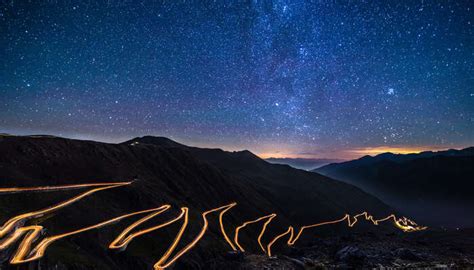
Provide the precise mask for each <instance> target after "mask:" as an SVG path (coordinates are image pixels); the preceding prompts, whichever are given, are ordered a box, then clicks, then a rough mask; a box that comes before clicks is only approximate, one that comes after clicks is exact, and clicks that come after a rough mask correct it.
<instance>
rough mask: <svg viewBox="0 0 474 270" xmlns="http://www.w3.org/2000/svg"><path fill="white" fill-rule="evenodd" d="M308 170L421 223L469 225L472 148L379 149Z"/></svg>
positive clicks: (472, 215)
mask: <svg viewBox="0 0 474 270" xmlns="http://www.w3.org/2000/svg"><path fill="white" fill-rule="evenodd" d="M314 171H315V172H317V173H320V174H323V175H326V176H328V177H331V178H334V179H338V180H341V181H343V182H346V183H350V184H353V185H355V186H358V187H360V188H362V189H364V190H365V191H367V192H369V193H371V194H373V195H375V196H377V197H378V198H380V199H382V200H383V201H385V202H386V203H388V204H389V205H391V206H393V207H395V208H397V209H398V210H400V211H402V212H404V213H407V214H410V215H412V216H416V217H418V218H419V219H420V220H421V221H423V222H425V223H426V224H432V225H441V226H448V227H459V226H461V227H472V226H474V195H473V190H474V147H469V148H466V149H462V150H453V149H451V150H447V151H439V152H431V151H429V152H422V153H419V154H408V155H400V154H392V153H384V154H380V155H377V156H374V157H372V156H364V157H362V158H360V159H357V160H352V161H348V162H342V163H336V164H329V165H326V166H323V167H321V168H318V169H316V170H314Z"/></svg>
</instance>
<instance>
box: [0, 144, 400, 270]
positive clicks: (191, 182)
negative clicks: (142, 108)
mask: <svg viewBox="0 0 474 270" xmlns="http://www.w3.org/2000/svg"><path fill="white" fill-rule="evenodd" d="M0 153H1V155H0V181H1V182H0V185H1V187H2V188H8V187H38V186H49V187H52V186H57V185H77V184H84V183H87V184H96V185H97V184H101V183H103V182H125V181H132V180H133V183H131V184H130V185H127V186H122V187H118V188H112V189H109V190H104V191H100V192H97V193H96V194H94V195H91V196H88V197H87V198H84V199H81V200H80V201H78V202H76V203H74V204H73V205H70V206H67V207H64V209H61V210H58V212H54V213H51V214H47V215H38V217H35V218H32V219H31V220H30V221H28V224H30V223H31V224H41V225H42V226H45V227H47V232H46V235H48V234H55V233H56V234H58V233H64V232H69V231H71V230H73V229H76V230H77V229H78V228H82V227H86V226H91V225H93V224H97V223H99V222H103V221H104V220H110V219H111V218H113V217H116V216H120V215H123V214H126V213H130V212H134V211H140V210H144V209H150V208H155V207H159V206H162V205H163V204H170V206H171V209H172V210H170V211H171V212H170V214H169V216H171V217H173V216H176V215H177V214H178V213H179V207H183V206H186V207H188V208H189V215H190V216H189V225H188V228H187V229H186V233H185V236H184V238H185V241H191V240H192V239H193V237H194V236H195V235H197V232H198V230H200V228H201V226H202V218H201V216H200V214H201V213H202V212H203V211H206V210H209V209H213V208H216V207H219V206H223V205H226V204H229V203H231V202H237V203H238V205H237V206H236V207H234V208H233V209H231V211H228V213H226V215H225V218H224V223H225V224H226V225H227V226H228V227H229V228H228V229H227V230H228V231H233V229H235V228H236V226H237V225H240V224H242V222H244V221H248V220H252V219H255V218H257V217H261V216H264V215H268V214H270V213H275V214H277V217H276V218H275V219H274V221H273V222H272V223H271V224H270V225H269V226H268V229H267V232H266V234H265V236H264V237H263V239H262V240H263V241H264V242H268V241H269V240H270V239H272V238H269V237H271V235H273V236H275V235H276V234H277V233H281V232H282V231H284V230H285V228H287V226H288V225H293V226H296V227H299V226H301V225H306V224H313V223H316V222H321V221H327V220H334V219H337V218H340V217H341V216H343V215H344V214H345V213H351V214H355V213H359V212H362V211H365V210H367V211H370V213H371V214H373V215H374V216H376V217H382V216H385V215H387V214H389V213H391V212H392V209H391V208H390V207H388V206H387V205H385V204H384V203H382V202H381V201H380V200H378V199H376V198H375V197H373V196H371V195H369V194H367V193H365V192H363V191H362V190H360V189H359V188H356V187H354V186H352V185H349V184H345V183H342V182H339V181H334V180H332V179H330V178H328V177H325V176H322V175H319V174H316V173H311V172H306V171H302V170H297V169H293V168H291V167H290V166H287V165H277V164H270V163H268V162H266V161H264V160H262V159H260V158H258V157H257V156H255V155H254V154H252V153H251V152H249V151H238V152H226V151H223V150H220V149H203V148H196V147H188V146H185V145H182V144H179V143H177V142H174V141H172V140H169V139H167V138H162V137H151V136H146V137H141V138H135V139H133V140H130V141H127V142H124V143H119V144H111V143H101V142H95V141H81V140H72V139H65V138H58V137H53V136H22V137H20V136H0ZM79 190H80V188H77V189H73V190H67V191H63V192H59V191H48V192H32V193H29V194H27V195H23V193H18V192H11V194H10V193H8V194H0V210H1V215H0V220H1V221H2V222H5V221H6V220H7V219H8V218H9V217H12V216H15V215H18V214H19V213H24V212H25V211H32V210H39V209H42V208H45V207H49V206H51V205H54V204H57V203H58V202H60V201H63V200H66V199H68V198H71V196H78V194H80V191H79ZM61 207H62V206H61ZM155 219H157V220H155ZM136 220H137V218H132V219H127V220H126V221H120V222H116V224H115V223H114V224H113V225H111V226H106V227H105V228H104V229H100V230H93V231H91V232H86V233H84V235H78V236H74V237H72V236H71V237H70V238H65V239H62V240H60V241H58V242H57V243H54V244H52V245H51V247H49V248H48V250H47V251H46V255H45V258H43V259H41V260H40V261H39V262H38V261H37V262H32V263H30V269H39V268H41V269H49V268H58V269H91V268H94V269H137V268H143V269H150V268H151V267H152V266H153V264H154V263H155V262H156V260H157V258H160V257H161V256H162V255H163V253H164V251H165V250H166V247H168V246H169V244H170V243H171V241H172V239H174V237H175V235H176V232H177V230H178V229H179V227H177V226H175V225H174V224H173V226H171V225H170V226H171V227H170V228H167V229H163V230H160V231H156V232H152V233H149V234H145V235H142V236H140V237H139V238H137V239H135V240H133V241H132V242H131V243H130V244H129V245H128V247H127V249H126V250H125V251H123V252H119V253H117V252H114V251H113V250H109V249H107V248H106V247H107V245H108V244H109V243H110V241H111V240H112V239H113V238H114V236H116V235H118V234H119V233H120V232H121V231H122V230H123V229H124V228H125V227H126V226H129V225H130V224H132V222H133V221H136ZM160 220H161V222H163V218H161V219H160V218H157V217H155V218H153V220H149V221H147V222H146V223H144V224H142V225H140V226H141V227H144V228H149V227H150V226H152V225H157V224H160V223H156V222H159V221H160ZM154 222H155V223H154ZM209 226H210V227H209V232H208V233H207V234H206V235H205V237H204V238H203V241H202V242H199V243H198V244H197V246H196V247H195V248H194V249H192V250H191V251H190V252H188V253H186V254H185V255H184V256H183V258H182V259H180V260H179V261H177V263H176V264H175V269H189V268H195V267H197V266H196V265H201V264H202V262H203V261H205V260H206V258H207V259H208V258H214V257H216V256H222V254H225V252H226V251H228V250H230V247H229V246H228V245H227V243H226V242H225V241H224V240H223V238H222V236H221V233H220V231H219V228H218V227H219V226H218V223H217V214H212V215H211V214H210V215H209ZM389 227H390V226H387V230H391V229H390V228H391V227H390V228H389ZM344 228H345V226H342V227H341V226H333V227H328V228H326V229H325V230H326V231H334V230H336V231H338V230H345V229H344ZM358 228H360V229H364V228H365V227H364V224H363V222H361V224H360V226H357V227H356V228H355V229H356V230H358ZM367 228H373V227H372V226H370V227H369V226H367ZM142 229H143V228H142ZM260 229H261V224H260V226H253V225H251V226H249V228H247V229H246V230H245V232H243V233H242V235H241V238H240V239H241V243H243V244H245V246H246V250H248V251H249V252H261V251H260V250H259V247H258V244H257V243H256V238H257V236H258V235H259V232H260ZM317 232H318V233H322V232H324V230H319V229H318V230H317ZM314 233H315V232H314V231H311V230H308V232H306V233H305V235H304V236H303V237H302V240H301V241H302V243H304V242H305V241H306V240H308V239H311V236H314ZM42 237H44V236H42ZM305 239H306V240H305ZM1 240H2V236H1V235H0V241H1ZM200 247H201V248H200ZM202 247H205V248H202ZM14 251H15V249H8V250H7V251H6V253H5V252H4V251H0V268H1V269H9V267H10V265H9V264H8V260H9V259H10V258H11V256H12V254H13V252H14ZM219 254H220V255H219ZM12 268H13V267H12ZM14 269H16V268H14Z"/></svg>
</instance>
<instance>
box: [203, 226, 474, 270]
mask: <svg viewBox="0 0 474 270" xmlns="http://www.w3.org/2000/svg"><path fill="white" fill-rule="evenodd" d="M207 267H208V268H209V269H326V268H338V269H354V268H356V269H361V268H362V269H374V268H376V269H386V268H389V269H393V268H417V269H420V268H422V269H423V268H424V269H474V230H460V231H427V232H422V233H416V234H411V235H410V234H408V235H407V234H406V235H399V234H386V235H376V234H371V233H364V234H351V235H347V236H341V237H325V238H320V239H318V240H316V241H313V242H312V243H310V244H308V245H307V246H306V247H296V248H292V249H291V250H289V251H288V252H287V253H286V254H284V255H279V256H275V257H271V258H269V257H267V256H265V255H253V254H245V253H228V254H227V255H226V256H225V258H223V259H215V260H212V261H209V262H208V266H207ZM207 267H205V268H207Z"/></svg>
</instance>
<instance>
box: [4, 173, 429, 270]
mask: <svg viewBox="0 0 474 270" xmlns="http://www.w3.org/2000/svg"><path fill="white" fill-rule="evenodd" d="M131 183H132V182H111V183H94V184H79V185H62V186H44V187H13V188H0V193H15V192H35V191H58V190H70V189H78V188H92V189H90V190H88V191H85V192H83V193H81V194H79V195H77V196H74V197H72V198H70V199H68V200H65V201H63V202H60V203H58V204H56V205H53V206H51V207H47V208H44V209H41V210H37V211H33V212H28V213H25V214H20V215H18V216H15V217H13V218H10V219H9V220H8V221H6V222H5V224H4V225H3V226H2V227H0V250H4V249H6V248H8V247H10V246H12V245H14V244H15V243H16V242H17V241H19V240H20V238H21V237H23V240H22V241H21V242H20V244H19V246H18V248H17V250H16V252H15V254H14V255H13V257H12V258H11V260H10V263H11V264H20V263H25V262H31V261H34V260H38V259H40V258H41V257H43V256H44V255H45V252H46V249H47V248H48V247H49V245H51V244H52V243H54V242H55V241H57V240H59V239H62V238H65V237H69V236H72V235H77V234H80V233H83V232H86V231H89V230H93V229H99V228H101V227H104V226H108V225H111V224H113V223H116V222H119V221H121V220H122V219H125V218H128V217H132V216H136V215H141V214H146V215H145V216H144V217H142V218H140V219H138V220H137V221H135V222H133V223H132V224H131V225H129V226H128V227H126V228H125V229H124V230H123V231H122V232H121V233H120V234H119V235H118V236H117V237H116V238H115V239H114V240H113V241H112V242H111V243H110V245H109V246H108V247H109V248H110V249H122V250H124V249H126V248H127V245H128V244H129V243H130V242H131V241H132V240H133V239H135V238H136V237H139V236H141V235H145V234H147V233H150V232H152V231H156V230H159V229H161V228H164V227H166V226H168V225H171V224H173V223H176V222H179V221H181V220H182V224H181V227H180V229H179V231H178V233H177V234H176V236H175V238H174V239H173V241H172V243H171V244H170V246H169V247H168V249H167V250H166V251H165V253H164V254H163V256H162V257H161V258H160V259H159V260H158V261H157V262H156V263H155V265H154V269H155V270H162V269H165V268H168V267H170V266H171V265H172V264H174V263H175V262H176V261H177V260H178V259H179V258H181V257H182V256H183V255H185V254H186V253H187V252H188V251H189V250H191V249H192V248H193V247H194V246H196V245H197V244H198V243H199V241H200V240H201V239H202V238H203V237H204V235H205V233H206V231H207V230H208V226H209V221H208V219H207V216H208V215H209V214H211V213H216V212H218V213H219V227H220V230H221V233H222V236H223V238H224V240H225V241H226V242H227V243H228V244H229V246H230V247H231V249H232V250H234V251H237V250H240V251H242V252H244V251H245V249H244V248H243V246H242V245H241V244H240V243H239V233H240V232H241V230H242V229H244V228H245V227H246V226H248V225H250V224H254V223H258V222H261V221H265V222H264V223H263V225H262V228H261V230H260V233H259V235H258V238H257V242H258V245H259V247H260V249H261V250H262V251H263V252H264V253H266V254H267V255H268V256H272V250H271V247H272V246H273V245H274V244H275V243H276V242H277V241H278V240H279V239H281V238H283V237H285V236H286V235H289V237H288V241H287V245H289V246H292V245H294V244H295V242H296V241H297V240H298V239H299V238H300V237H301V235H302V233H303V231H304V230H306V229H310V228H315V227H319V226H323V225H331V224H337V223H344V222H345V221H347V226H348V227H353V226H354V225H355V224H356V223H357V222H358V219H359V218H360V217H363V218H365V220H367V221H370V222H372V224H373V225H379V223H381V222H384V221H389V220H391V221H392V222H393V223H394V225H395V226H396V227H397V228H399V229H400V230H402V231H404V232H414V231H420V230H425V229H426V228H427V227H422V226H418V225H417V224H416V223H415V222H414V221H412V220H410V219H408V218H405V217H403V218H397V217H396V216H395V215H393V214H392V215H389V216H387V217H385V218H382V219H374V218H373V217H372V216H371V215H369V214H368V213H367V212H362V213H360V214H357V215H354V216H351V215H349V214H346V215H344V216H343V217H342V218H340V219H337V220H333V221H326V222H321V223H316V224H311V225H305V226H302V227H301V228H300V229H299V231H298V233H297V234H296V235H295V230H294V228H293V227H292V226H289V227H288V229H287V230H286V231H285V232H284V233H281V234H279V235H277V236H275V237H274V238H273V239H272V240H271V241H270V242H269V243H268V244H267V245H266V247H265V246H264V244H263V243H262V238H263V236H264V234H265V232H266V229H267V227H268V225H269V224H270V223H271V222H272V221H273V219H275V218H276V216H277V215H276V214H275V213H272V214H269V215H266V216H262V217H259V218H256V219H253V220H249V221H245V222H244V223H242V224H241V225H240V226H238V227H236V228H235V231H234V238H233V241H232V240H231V239H230V238H229V236H228V235H227V233H226V230H225V226H224V221H223V218H224V215H225V214H226V213H227V212H228V211H229V210H231V209H232V208H233V207H235V206H236V205H237V203H235V202H233V203H230V204H227V205H224V206H220V207H217V208H213V209H210V210H208V211H205V212H203V213H201V216H202V220H203V221H202V222H203V224H202V227H201V229H200V231H199V233H198V234H197V235H196V236H195V237H194V239H193V240H191V241H190V242H189V243H188V244H187V245H185V246H184V247H183V248H182V249H181V250H179V251H177V252H176V254H175V255H173V254H174V253H175V250H176V248H177V246H178V245H179V244H180V243H181V239H182V237H183V235H184V233H185V231H186V228H187V226H188V223H189V209H188V208H187V207H181V212H180V214H179V215H177V216H176V217H175V218H171V219H170V220H168V221H166V222H164V223H161V224H158V225H155V226H152V227H150V228H147V229H142V230H139V231H137V232H132V231H133V230H134V229H136V228H137V227H138V226H139V225H141V224H143V223H145V222H147V221H149V220H151V219H152V218H154V217H156V216H158V215H160V214H162V213H164V212H166V211H168V210H170V209H171V205H169V204H166V205H162V206H160V207H157V208H150V209H146V210H141V211H136V212H131V213H127V214H124V215H121V216H117V217H115V218H112V219H109V220H105V221H103V222H100V223H97V224H95V225H91V226H88V227H84V228H82V229H78V230H74V231H71V232H67V233H63V234H58V235H54V236H49V237H46V238H44V239H42V240H41V241H39V243H38V244H37V245H36V246H34V247H32V246H33V243H34V242H35V241H37V240H38V238H39V237H40V235H41V234H42V232H43V231H44V228H43V226H41V225H31V226H23V224H24V223H25V222H26V221H28V220H30V219H33V218H37V217H41V216H43V215H45V214H48V213H51V212H54V211H57V210H59V209H61V208H64V207H66V206H69V205H71V204H73V203H75V202H78V201H79V200H81V199H83V198H85V197H87V196H90V195H92V194H94V193H96V192H98V191H103V190H107V189H112V188H116V187H121V186H126V185H130V184H131Z"/></svg>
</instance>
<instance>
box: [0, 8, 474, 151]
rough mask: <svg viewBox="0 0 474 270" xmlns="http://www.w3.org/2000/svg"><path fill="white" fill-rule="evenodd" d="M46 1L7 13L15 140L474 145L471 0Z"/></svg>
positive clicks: (2, 82) (6, 92) (0, 107)
mask: <svg viewBox="0 0 474 270" xmlns="http://www.w3.org/2000/svg"><path fill="white" fill-rule="evenodd" d="M23 2H26V1H23ZM43 2H44V3H42V4H32V3H29V4H27V3H20V1H18V2H17V1H1V2H0V5H1V10H0V31H1V35H0V41H1V59H2V60H1V63H2V65H1V68H2V71H1V77H0V132H7V133H13V134H39V133H40V134H54V135H62V136H68V137H74V138H85V139H97V140H105V141H111V142H118V141H121V140H125V139H128V138H130V137H133V136H139V135H148V134H151V135H161V136H167V137H171V138H173V139H176V140H178V141H180V142H183V143H187V144H192V145H197V146H209V147H222V148H224V149H230V150H235V149H243V148H246V149H250V150H251V151H254V152H256V153H258V154H261V155H262V156H270V155H273V156H292V157H295V156H299V157H342V158H344V157H350V156H354V155H358V154H361V153H363V152H364V151H371V149H392V148H393V149H395V148H398V149H402V150H403V149H405V150H406V149H424V148H449V147H463V146H467V145H472V144H474V67H473V65H474V64H473V63H474V61H473V60H474V44H473V32H474V31H473V23H474V22H473V21H472V20H473V18H474V13H473V9H474V4H472V3H470V1H464V2H461V1H390V3H385V2H386V1H370V2H376V3H363V2H359V1H342V0H341V1H314V2H313V3H311V2H305V1H273V2H264V1H250V2H248V1H239V2H237V1H235V2H231V1H216V2H210V1H162V2H158V1H157V2H137V1H126V0H125V1H107V2H106V3H105V4H104V3H103V4H97V3H94V2H93V1H78V2H76V3H75V2H74V1H64V2H63V1H43Z"/></svg>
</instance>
